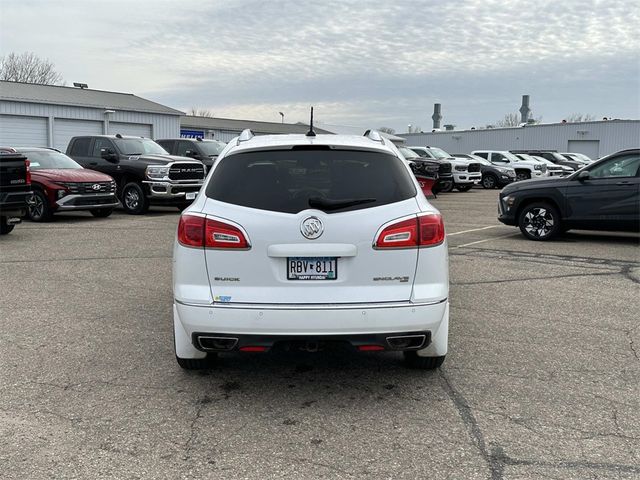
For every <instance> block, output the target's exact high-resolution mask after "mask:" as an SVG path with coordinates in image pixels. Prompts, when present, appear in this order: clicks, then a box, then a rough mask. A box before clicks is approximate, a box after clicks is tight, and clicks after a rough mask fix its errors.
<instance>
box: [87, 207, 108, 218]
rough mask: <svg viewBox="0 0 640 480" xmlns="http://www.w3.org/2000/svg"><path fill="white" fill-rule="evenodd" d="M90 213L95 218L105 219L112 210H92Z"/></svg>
mask: <svg viewBox="0 0 640 480" xmlns="http://www.w3.org/2000/svg"><path fill="white" fill-rule="evenodd" d="M90 212H91V215H93V216H94V217H96V218H106V217H108V216H109V215H111V214H112V213H113V208H94V209H93V210H90Z"/></svg>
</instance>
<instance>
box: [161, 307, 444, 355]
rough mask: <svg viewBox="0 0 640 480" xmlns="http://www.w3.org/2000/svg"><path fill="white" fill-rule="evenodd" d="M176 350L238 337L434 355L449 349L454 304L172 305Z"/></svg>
mask: <svg viewBox="0 0 640 480" xmlns="http://www.w3.org/2000/svg"><path fill="white" fill-rule="evenodd" d="M173 315H174V333H175V339H176V354H177V355H178V356H179V357H181V358H197V357H201V356H202V355H204V354H205V353H204V352H205V351H208V350H205V349H203V346H202V344H201V342H200V341H199V338H200V337H202V336H211V337H231V338H236V339H238V342H237V343H235V344H234V345H233V347H232V349H233V350H237V349H239V348H240V347H241V346H245V345H251V346H255V345H262V346H265V347H267V349H269V348H271V347H272V346H273V345H275V344H276V343H278V342H306V343H309V342H331V341H342V342H347V343H350V344H351V345H352V346H354V347H358V346H359V345H380V346H382V347H384V349H385V350H410V349H418V348H419V349H421V352H425V354H428V355H429V356H437V355H445V354H446V353H447V342H448V330H449V302H448V300H447V299H443V300H441V301H439V302H434V303H425V304H412V303H409V302H407V303H390V304H365V305H362V306H359V305H357V304H350V305H345V306H339V305H305V306H302V305H282V306H274V305H251V306H229V305H213V306H196V305H185V304H183V303H179V302H175V303H174V305H173ZM405 335H424V342H422V343H420V344H413V345H412V346H410V347H409V348H394V347H393V346H392V345H391V344H390V343H389V342H388V341H387V338H388V337H393V336H405Z"/></svg>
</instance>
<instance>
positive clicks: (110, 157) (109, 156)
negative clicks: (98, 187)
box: [100, 148, 118, 163]
mask: <svg viewBox="0 0 640 480" xmlns="http://www.w3.org/2000/svg"><path fill="white" fill-rule="evenodd" d="M100 157H102V158H104V159H105V160H106V161H108V162H112V163H117V162H118V155H116V152H114V151H113V150H111V149H110V148H101V149H100Z"/></svg>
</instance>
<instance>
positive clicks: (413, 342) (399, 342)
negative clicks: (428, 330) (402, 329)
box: [387, 335, 427, 350]
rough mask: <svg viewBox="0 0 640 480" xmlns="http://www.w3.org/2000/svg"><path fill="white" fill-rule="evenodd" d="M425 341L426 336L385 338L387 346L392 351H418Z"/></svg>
mask: <svg viewBox="0 0 640 480" xmlns="http://www.w3.org/2000/svg"><path fill="white" fill-rule="evenodd" d="M426 340H427V336H426V335H399V336H395V337H387V344H388V345H389V348H391V349H393V350H419V349H420V348H422V347H423V346H424V344H425V342H426Z"/></svg>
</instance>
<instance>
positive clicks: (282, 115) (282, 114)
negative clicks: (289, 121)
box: [278, 112, 284, 123]
mask: <svg viewBox="0 0 640 480" xmlns="http://www.w3.org/2000/svg"><path fill="white" fill-rule="evenodd" d="M278 113H279V114H280V116H281V117H282V122H281V123H284V113H282V112H278Z"/></svg>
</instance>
